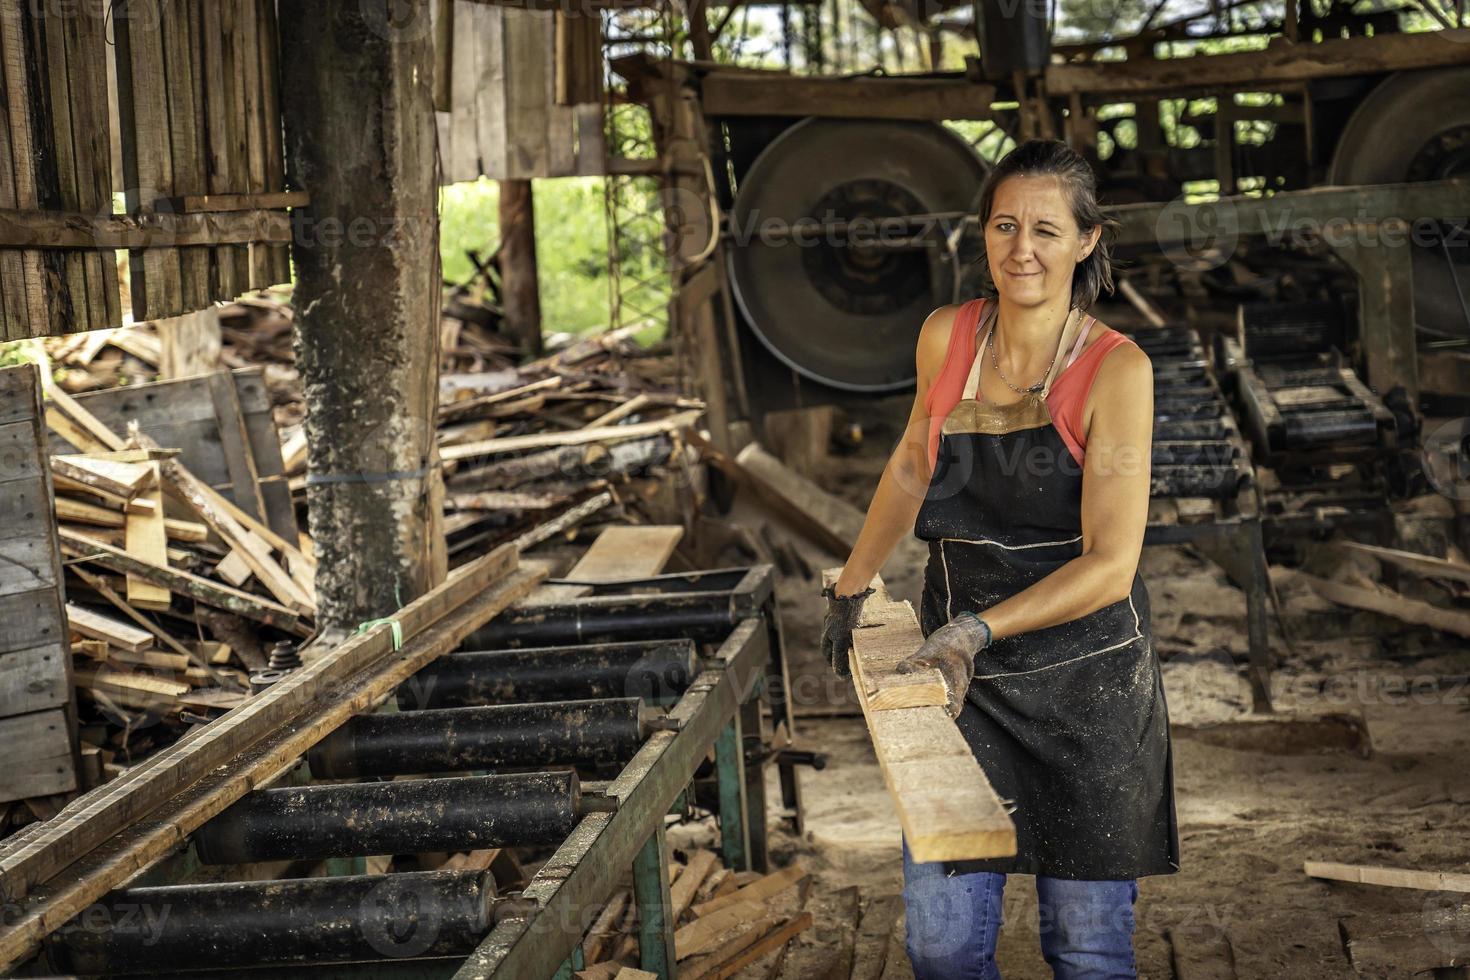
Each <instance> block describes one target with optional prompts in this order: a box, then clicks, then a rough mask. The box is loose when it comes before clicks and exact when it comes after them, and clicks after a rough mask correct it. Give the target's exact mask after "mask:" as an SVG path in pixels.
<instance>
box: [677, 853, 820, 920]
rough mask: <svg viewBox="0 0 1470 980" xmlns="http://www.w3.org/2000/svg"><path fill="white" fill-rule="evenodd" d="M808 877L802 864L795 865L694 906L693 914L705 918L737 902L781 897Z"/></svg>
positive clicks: (761, 900) (760, 900) (762, 900)
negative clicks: (784, 892)
mask: <svg viewBox="0 0 1470 980" xmlns="http://www.w3.org/2000/svg"><path fill="white" fill-rule="evenodd" d="M808 877H809V875H808V874H807V870H806V869H805V868H803V867H802V866H801V865H800V864H793V865H791V866H790V867H786V868H782V869H781V870H780V871H775V872H772V873H771V874H768V875H765V876H764V877H762V878H761V879H760V880H758V881H754V882H751V883H750V884H749V885H746V886H745V887H744V888H739V889H736V890H735V891H733V892H730V893H729V894H728V895H724V896H721V897H720V898H714V899H711V900H710V901H708V902H704V903H703V904H701V905H696V906H694V909H693V912H694V914H695V916H697V917H699V918H703V917H704V916H706V915H709V914H710V913H712V912H718V911H719V910H720V909H723V908H728V907H729V906H731V905H734V904H736V903H737V902H764V901H765V900H766V899H768V898H771V897H772V896H774V895H779V894H780V893H781V892H783V891H785V890H786V889H788V888H791V887H792V886H794V885H799V884H801V883H802V882H804V881H805V880H806V879H807V878H808Z"/></svg>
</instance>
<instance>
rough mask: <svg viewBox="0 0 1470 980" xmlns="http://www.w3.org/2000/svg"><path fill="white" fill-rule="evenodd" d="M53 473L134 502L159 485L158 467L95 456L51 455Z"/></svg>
mask: <svg viewBox="0 0 1470 980" xmlns="http://www.w3.org/2000/svg"><path fill="white" fill-rule="evenodd" d="M51 471H52V472H53V473H55V474H57V475H59V476H64V477H66V478H67V479H68V480H71V481H73V482H75V483H80V484H82V485H84V486H88V487H93V488H95V489H97V490H101V491H103V492H104V493H109V494H112V495H114V496H118V497H122V498H123V499H124V500H131V499H133V498H134V497H136V496H138V495H139V494H140V493H142V492H143V491H145V490H148V489H150V488H151V487H150V484H151V485H152V486H157V482H156V480H157V468H156V467H152V466H149V465H148V464H146V463H124V462H120V461H118V460H113V459H101V458H99V457H96V456H52V457H51Z"/></svg>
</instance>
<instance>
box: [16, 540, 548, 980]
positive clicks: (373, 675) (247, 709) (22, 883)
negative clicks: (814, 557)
mask: <svg viewBox="0 0 1470 980" xmlns="http://www.w3.org/2000/svg"><path fill="white" fill-rule="evenodd" d="M514 563H515V552H514V549H510V548H502V549H499V550H497V551H495V552H492V553H491V554H490V555H487V556H486V557H485V558H483V559H481V560H480V561H479V562H477V563H476V564H475V565H474V566H472V567H470V569H469V571H467V572H464V573H461V574H460V575H458V576H456V577H455V578H452V579H450V580H449V581H448V582H447V583H445V584H444V585H443V586H440V587H439V588H436V589H435V590H433V591H432V592H430V593H428V594H427V595H425V596H424V597H423V598H421V599H418V600H415V602H413V603H410V604H409V605H408V606H407V607H405V608H404V609H403V610H401V611H400V613H399V616H398V619H399V622H400V623H401V624H402V626H403V629H404V632H405V634H406V642H405V644H404V646H403V648H402V649H401V650H398V651H396V652H395V651H394V650H393V644H392V641H391V631H390V630H389V629H388V627H387V626H379V627H377V628H375V629H373V630H371V631H369V632H367V633H363V634H361V635H358V636H355V637H353V638H352V639H349V640H348V641H347V642H346V643H344V644H342V645H341V646H339V647H337V648H336V649H334V650H332V651H331V652H330V653H328V654H326V655H325V656H323V657H321V658H320V659H318V660H316V661H314V662H312V663H310V664H308V665H307V666H305V667H303V668H301V669H298V670H296V671H293V672H292V674H291V676H290V677H289V678H288V679H286V680H285V681H282V682H280V683H278V684H276V685H273V687H272V689H271V690H270V691H267V692H264V693H262V694H260V695H257V696H255V697H253V698H251V699H250V700H249V701H247V702H245V703H244V704H242V705H240V706H239V707H237V708H234V709H233V710H231V711H230V712H229V713H227V714H226V715H225V716H224V717H223V718H221V719H218V720H216V721H215V722H214V723H213V724H211V725H208V726H200V727H199V728H197V729H195V730H194V731H193V732H192V733H190V734H189V735H188V736H185V738H184V739H182V740H181V741H180V742H178V743H175V744H174V745H172V746H170V747H169V748H167V749H164V750H163V751H162V752H159V753H157V754H155V755H154V756H152V757H150V758H149V759H148V760H147V761H145V762H144V763H142V764H140V765H138V766H135V767H134V768H133V769H130V770H128V771H127V772H126V773H124V774H123V775H122V776H121V777H119V778H118V779H116V780H114V781H113V782H111V783H108V784H105V785H103V786H100V787H98V788H97V789H95V790H92V791H91V792H89V793H87V794H86V795H84V796H82V797H80V798H79V799H77V800H75V801H73V802H72V803H71V804H69V805H68V806H67V807H66V808H65V809H63V810H62V811H61V812H60V813H59V814H57V816H56V817H54V818H53V819H52V820H51V821H50V822H49V824H48V825H47V827H46V828H45V829H44V831H41V832H37V833H36V834H34V835H30V836H24V837H22V838H21V839H20V840H18V841H16V842H14V843H13V844H12V843H11V842H8V841H7V842H6V843H5V845H0V893H3V894H5V895H6V896H10V897H11V900H18V897H19V896H28V897H29V901H27V902H26V905H25V911H24V912H22V913H19V914H17V915H15V916H12V917H10V918H9V919H8V920H7V922H6V923H4V924H3V925H0V969H4V968H6V967H7V966H9V965H13V964H14V963H15V962H16V961H17V960H19V959H22V958H24V957H26V956H28V955H30V953H32V952H33V951H34V950H35V949H36V948H37V946H38V944H39V943H40V941H41V938H42V937H43V936H44V935H45V934H46V933H48V932H49V931H51V930H52V929H54V928H56V927H57V925H59V924H61V923H63V922H66V921H67V920H69V919H70V918H71V917H72V916H74V915H75V914H77V912H78V911H80V910H81V909H83V908H85V907H86V906H87V905H89V904H91V903H92V902H95V901H96V900H97V899H98V898H100V897H101V896H102V895H104V894H106V892H107V891H108V890H110V889H112V888H114V887H116V886H117V885H118V884H121V883H122V882H123V881H124V880H126V879H127V878H129V877H131V876H132V875H133V874H134V873H136V872H137V871H138V870H139V869H141V868H146V867H149V866H151V865H153V864H154V863H156V862H157V861H159V860H160V859H162V858H163V857H164V856H166V855H167V854H169V853H172V852H174V851H176V850H177V849H178V848H179V847H180V846H181V845H182V843H183V841H184V835H186V834H188V833H190V832H192V831H193V830H195V829H196V828H198V827H199V826H201V825H203V824H204V823H205V822H206V821H207V820H209V819H210V818H211V817H213V816H214V815H216V814H218V813H220V812H221V811H222V810H223V809H225V808H226V807H228V806H229V805H230V804H232V803H234V802H235V801H236V800H238V799H240V797H242V796H243V795H244V794H245V793H247V792H249V791H250V789H251V787H253V786H256V785H259V784H260V783H261V782H263V781H264V780H266V779H267V778H269V777H271V776H273V775H275V774H277V773H279V772H281V771H282V770H283V769H285V768H286V767H287V766H289V765H291V764H292V763H293V761H294V760H296V759H298V758H299V757H300V756H301V754H302V753H304V752H305V751H307V750H309V749H310V748H311V746H312V745H314V744H316V742H317V741H319V740H320V739H321V738H323V737H325V736H326V735H327V734H328V733H329V732H331V731H332V730H334V729H336V728H338V727H340V726H341V725H342V724H343V723H345V722H346V721H347V719H348V718H350V717H351V716H352V715H354V714H358V713H361V712H364V711H369V710H371V709H372V708H373V707H374V706H375V705H376V704H378V703H380V702H381V701H382V700H383V699H384V698H386V697H390V696H391V694H392V692H393V690H394V689H395V688H396V686H397V685H398V684H400V683H402V682H403V681H404V680H406V679H407V678H408V677H409V676H411V675H412V674H413V673H414V672H416V671H418V670H419V669H421V668H422V667H423V666H425V665H426V664H428V663H429V662H430V661H432V660H433V659H434V658H436V657H438V656H441V655H443V654H445V653H448V652H449V651H450V650H453V649H454V647H455V646H457V645H458V644H459V643H460V642H462V641H463V640H464V638H465V637H466V636H468V635H469V634H470V633H471V632H472V631H473V630H474V629H475V628H477V627H478V626H479V625H481V624H482V623H484V622H485V621H486V620H487V619H489V618H491V617H493V616H494V615H496V614H497V613H498V612H500V611H501V610H502V609H504V608H505V607H506V606H508V605H509V604H510V603H511V602H513V601H514V600H515V599H517V598H519V597H520V596H521V595H523V594H524V593H525V592H527V591H529V590H530V589H531V588H532V587H534V586H535V584H536V583H537V582H538V581H539V580H540V579H541V578H543V577H544V576H545V574H546V568H545V566H544V565H543V566H538V565H532V566H531V567H528V568H521V569H514V568H513V566H514ZM326 692H331V693H330V696H323V695H324V694H325V693H326ZM220 766H224V769H222V770H220V771H218V772H216V771H215V770H216V769H218V768H219V767H220ZM69 867H70V868H72V871H71V872H70V873H68V874H66V875H64V876H60V877H58V876H59V875H60V872H61V871H62V870H63V869H66V868H69ZM53 879H55V880H54V881H53Z"/></svg>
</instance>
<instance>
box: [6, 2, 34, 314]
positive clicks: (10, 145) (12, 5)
mask: <svg viewBox="0 0 1470 980" xmlns="http://www.w3.org/2000/svg"><path fill="white" fill-rule="evenodd" d="M19 17H20V9H19V5H18V4H17V3H16V2H15V0H5V2H3V3H0V112H4V113H5V115H4V117H3V120H0V121H3V123H4V124H3V125H0V209H13V208H17V207H19V206H20V199H19V196H18V193H17V183H18V181H17V179H16V169H15V163H14V159H13V158H14V154H15V146H14V144H15V140H14V138H13V136H14V134H15V132H16V125H15V122H14V120H13V118H12V116H11V112H13V111H15V110H16V109H18V108H19V100H20V90H18V89H17V90H15V92H14V94H12V88H11V81H12V78H15V77H18V76H17V75H16V74H14V73H12V71H11V69H10V61H11V59H12V58H13V57H15V55H13V54H12V50H13V49H14V48H13V44H12V42H11V40H10V37H11V34H12V32H13V31H16V30H17V29H18V26H19ZM17 68H18V69H20V76H23V65H22V64H21V63H20V62H17ZM22 259H23V253H21V252H20V251H17V250H15V249H0V285H3V286H4V287H5V288H4V291H3V294H0V341H9V340H20V339H22V338H24V337H29V336H30V335H31V333H30V325H29V320H28V317H29V311H28V309H27V305H26V272H25V267H24V263H23V261H22Z"/></svg>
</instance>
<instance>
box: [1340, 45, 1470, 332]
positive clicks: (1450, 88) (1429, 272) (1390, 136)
mask: <svg viewBox="0 0 1470 980" xmlns="http://www.w3.org/2000/svg"><path fill="white" fill-rule="evenodd" d="M1464 176H1470V67H1456V68H1440V69H1434V70H1429V71H1406V72H1399V73H1397V74H1395V75H1390V76H1389V77H1388V78H1387V79H1385V80H1384V81H1383V82H1382V83H1381V84H1380V85H1379V86H1378V87H1377V88H1375V89H1373V91H1371V92H1369V93H1368V96H1367V98H1365V99H1363V101H1362V102H1361V103H1359V105H1358V107H1357V109H1355V110H1354V111H1353V114H1352V117H1351V118H1349V119H1348V123H1347V126H1346V127H1344V129H1343V131H1342V136H1341V138H1340V139H1339V140H1338V142H1337V149H1336V150H1335V151H1334V152H1333V154H1332V166H1331V167H1330V168H1329V169H1328V172H1327V180H1328V182H1329V183H1332V184H1397V183H1403V182H1406V181H1414V180H1445V179H1447V178H1450V177H1464ZM1447 217H1451V218H1454V217H1458V218H1459V221H1447V222H1442V223H1441V228H1442V229H1443V233H1444V234H1445V235H1447V236H1448V237H1447V238H1446V241H1445V245H1447V246H1448V247H1444V246H1443V245H1441V244H1439V243H1438V242H1436V243H1433V244H1430V243H1424V244H1415V245H1413V246H1412V247H1413V249H1414V260H1413V261H1414V319H1415V321H1416V322H1417V323H1419V324H1420V325H1421V326H1424V327H1427V328H1429V329H1431V330H1433V331H1434V332H1436V333H1441V334H1451V335H1459V336H1465V335H1467V334H1470V322H1467V317H1466V312H1465V307H1464V306H1463V305H1462V304H1463V303H1467V302H1470V248H1465V235H1466V233H1467V231H1466V225H1465V219H1464V216H1463V215H1460V216H1455V215H1449V216H1447ZM1457 280H1458V289H1457Z"/></svg>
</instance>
